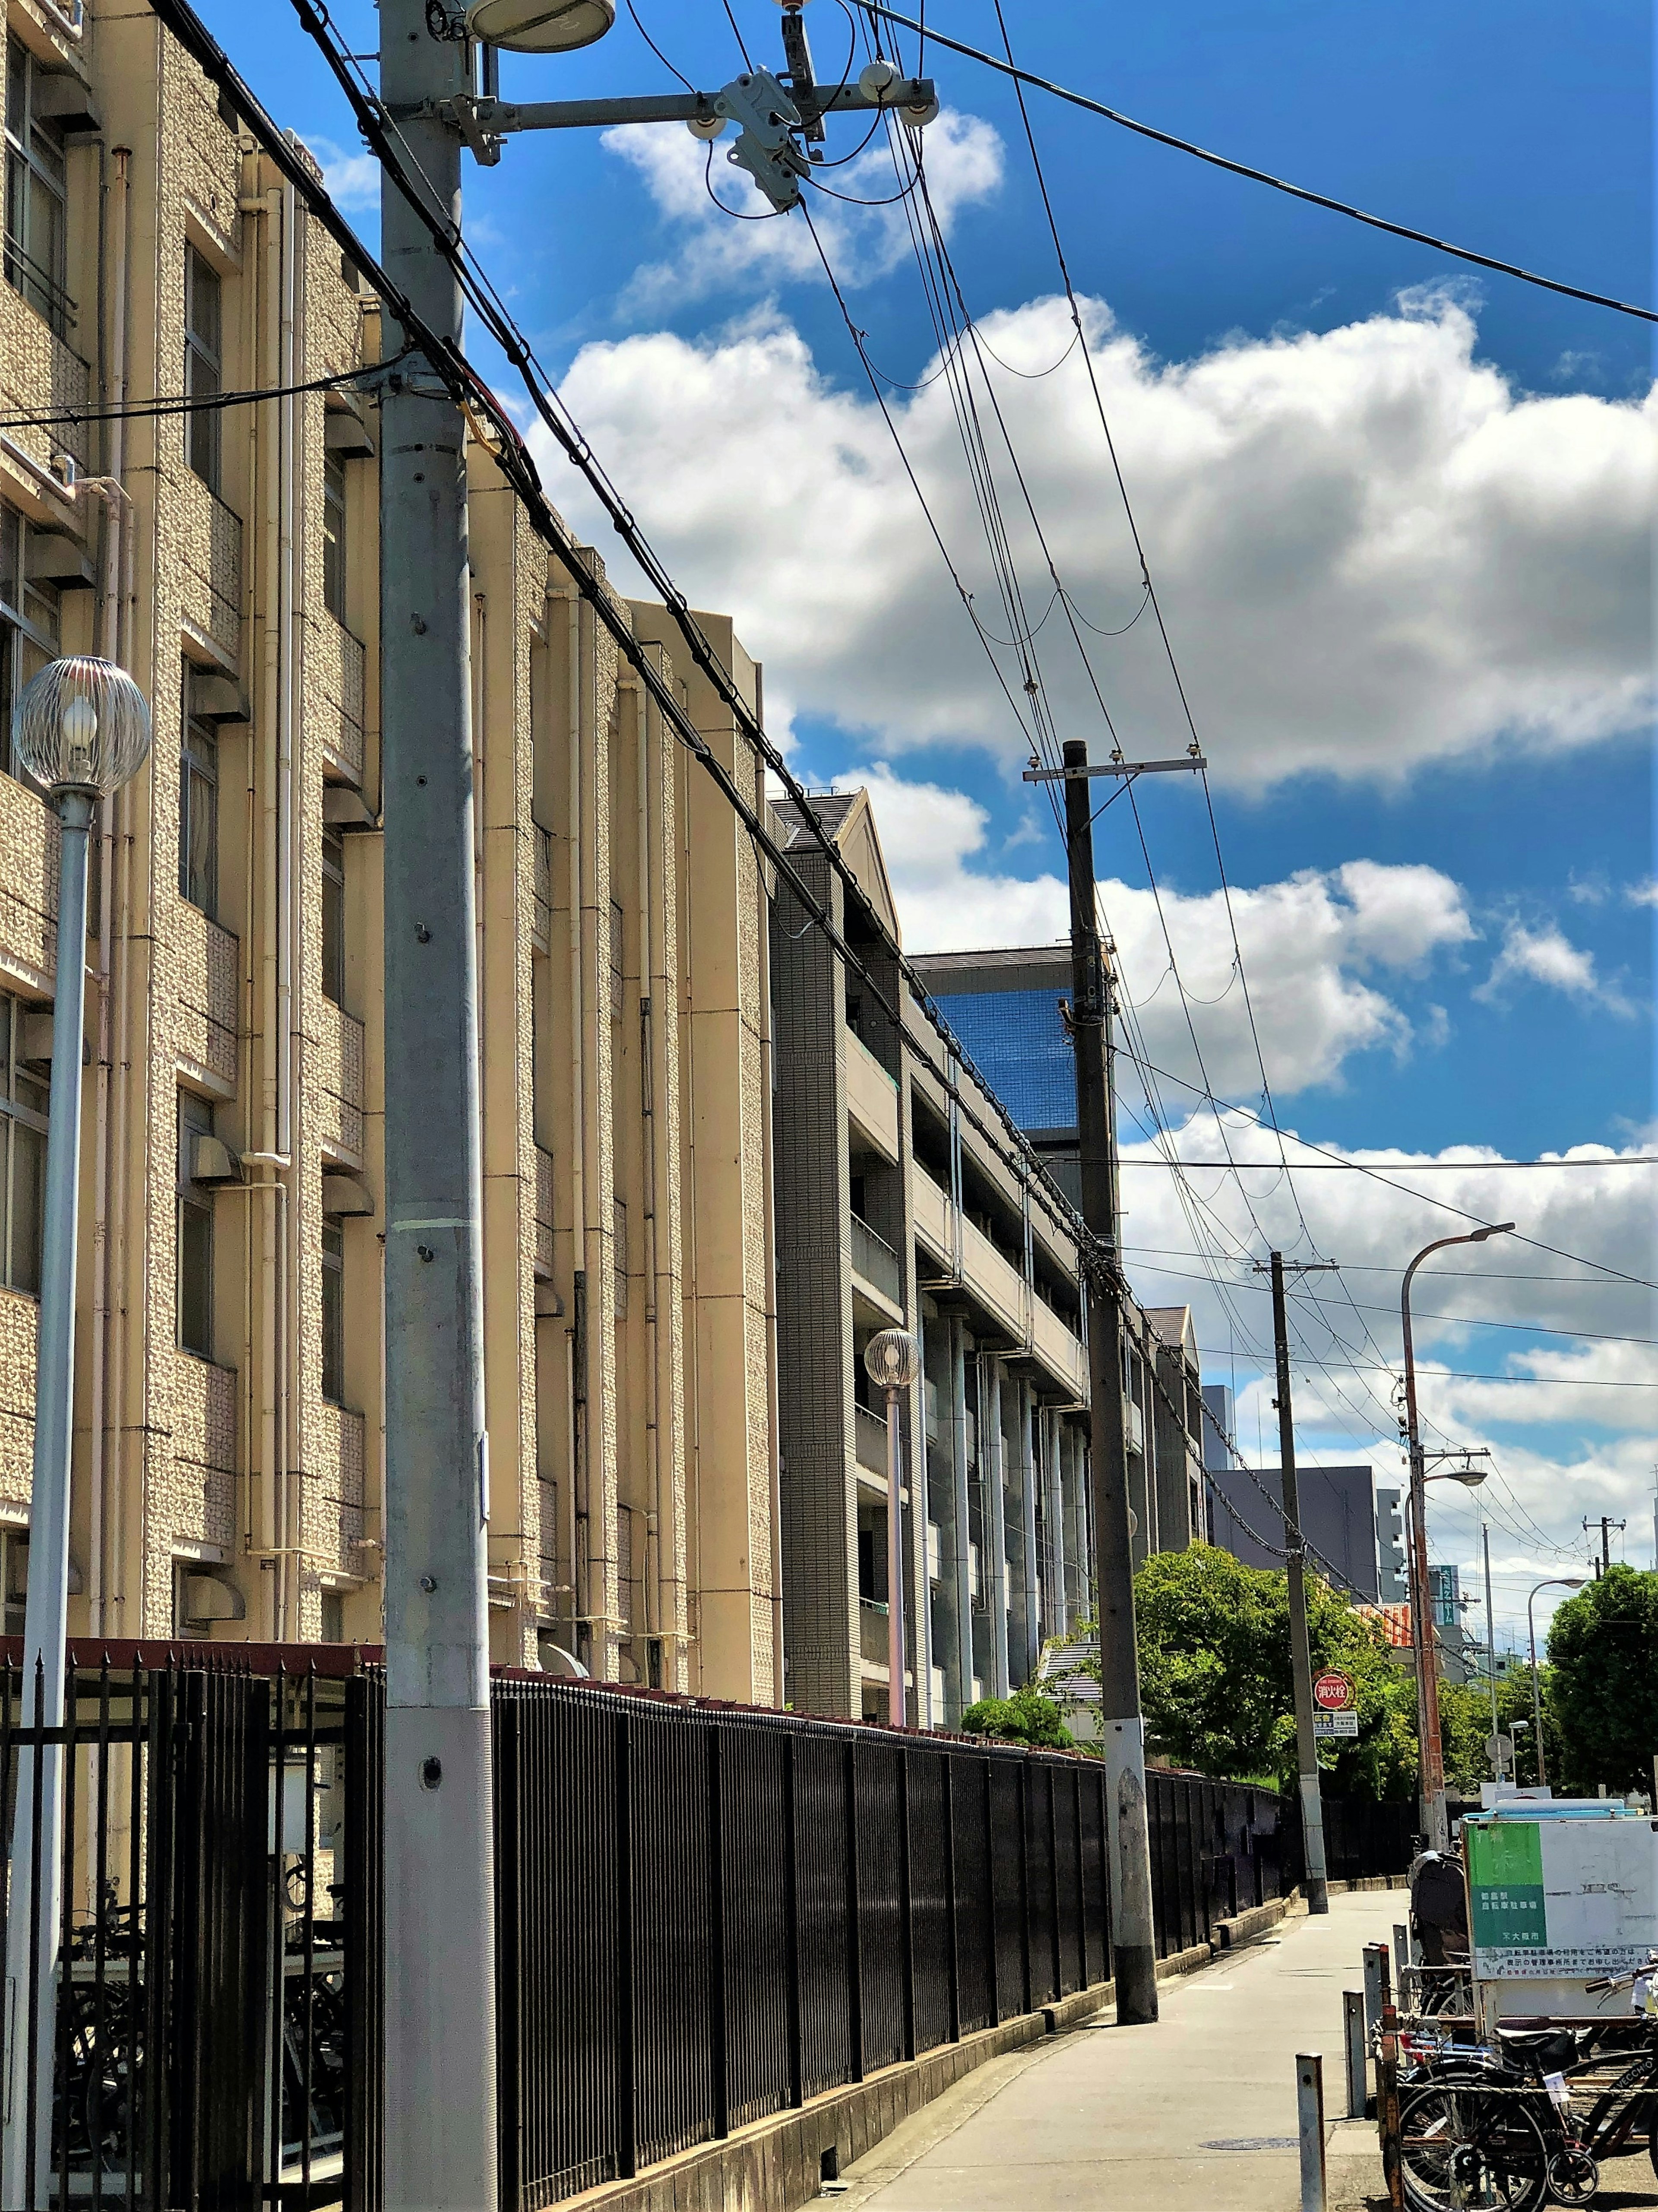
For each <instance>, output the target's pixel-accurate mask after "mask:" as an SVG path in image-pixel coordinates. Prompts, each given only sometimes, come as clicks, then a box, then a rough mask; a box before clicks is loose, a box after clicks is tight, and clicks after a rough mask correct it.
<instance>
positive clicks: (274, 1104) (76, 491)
mask: <svg viewBox="0 0 1658 2212" xmlns="http://www.w3.org/2000/svg"><path fill="white" fill-rule="evenodd" d="M6 40H7V88H8V92H7V153H8V163H9V188H8V198H7V216H6V221H7V231H6V239H5V249H4V253H5V258H4V278H5V281H4V283H0V412H3V415H4V416H5V418H6V419H7V421H8V422H9V425H10V427H9V428H4V429H0V683H3V685H4V687H5V689H4V696H3V704H4V705H5V707H6V708H7V709H8V711H9V706H10V703H11V701H12V699H13V697H14V696H15V693H16V691H17V690H19V689H20V688H21V684H22V683H23V682H25V681H26V680H27V677H28V676H29V675H30V674H31V673H32V672H33V669H34V668H35V667H36V666H38V665H39V664H40V662H41V661H42V660H43V659H46V658H49V657H50V656H51V655H52V654H53V653H58V652H60V651H70V650H76V649H100V650H103V651H106V652H109V653H112V655H114V656H115V657H118V658H119V659H121V660H122V661H123V662H124V663H125V665H127V666H128V667H130V668H131V671H133V673H134V675H135V676H136V677H137V680H138V682H139V684H141V686H142V688H143V690H144V692H145V694H146V696H147V697H148V698H149V701H150V702H151V705H152V708H153V713H154V722H155V743H154V746H153V749H152V751H151V754H150V757H149V762H148V763H147V764H146V766H145V768H144V769H143V771H142V772H141V773H140V775H138V776H137V778H135V779H134V781H133V782H132V783H131V785H130V786H129V787H127V788H126V789H125V791H124V792H123V793H120V794H119V795H118V798H117V799H115V800H114V801H113V802H112V804H111V805H109V806H108V807H107V808H106V810H105V813H104V817H103V818H102V820H101V822H100V834H99V836H98V838H97V841H96V852H95V859H94V901H93V919H92V933H91V934H90V935H89V937H88V944H87V947H86V963H87V974H88V983H87V987H88V1017H89V1018H88V1035H89V1037H90V1039H91V1041H92V1051H91V1059H90V1064H89V1065H88V1066H86V1067H85V1068H84V1069H83V1070H82V1073H81V1077H80V1079H81V1080H82V1083H83V1085H84V1086H85V1109H86V1114H85V1124H86V1136H85V1142H84V1147H83V1153H82V1235H81V1249H80V1251H79V1253H78V1255H77V1267H78V1331H79V1334H78V1340H77V1358H76V1439H75V1465H74V1516H73V1546H72V1548H73V1553H74V1562H75V1568H74V1577H73V1579H74V1588H75V1600H74V1604H73V1606H72V1626H73V1628H74V1629H75V1630H76V1631H77V1632H82V1633H92V1634H97V1635H100V1636H104V1637H107V1638H137V1637H144V1638H156V1637H162V1636H169V1635H179V1636H208V1637H212V1638H238V1639H240V1638H252V1639H255V1640H292V1639H318V1638H325V1639H327V1638H334V1639H338V1638H346V1639H350V1640H355V1641H362V1642H374V1641H377V1640H378V1638H379V1634H380V1530H381V1497H382V1492H381V1480H382V1472H381V1471H382V1468H383V1463H384V1455H383V1436H382V1430H381V1395H380V1367H381V1353H380V1346H381V1328H380V1212H381V1195H382V1190H383V1182H382V1158H381V1142H382V1134H381V1133H382V1117H381V1069H380V1046H379V1038H378V1030H379V1023H378V1012H379V1008H380V988H381V982H380V973H381V971H380V936H379V919H378V917H379V910H380V836H379V834H378V822H379V805H380V801H379V781H380V745H381V739H382V733H381V732H380V726H379V713H378V684H377V680H376V668H377V657H378V647H379V640H378V635H377V600H378V591H377V577H378V544H377V508H378V499H377V483H376V468H375V461H374V447H375V440H376V417H375V410H374V403H373V395H372V388H370V387H366V386H363V385H362V384H361V382H359V383H357V384H355V385H352V384H349V383H348V382H345V381H340V382H337V384H336V386H335V387H334V388H332V389H330V390H328V391H319V392H314V393H309V394H301V395H296V396H294V397H290V398H285V399H277V400H266V401H262V402H259V403H258V404H237V405H235V406H232V407H228V408H226V409H224V410H222V411H208V410H198V411H195V412H191V413H188V414H183V415H181V414H179V413H167V412H161V413H159V414H155V415H148V416H146V415H133V416H128V417H127V418H126V419H117V420H110V421H106V422H102V423H100V424H98V425H96V426H94V427H91V428H88V427H87V426H85V425H84V424H82V425H79V426H77V425H76V424H72V423H70V422H64V421H58V422H33V423H24V422H19V421H18V420H17V418H18V417H20V416H51V415H53V414H55V413H56V414H61V413H63V412H64V410H84V409H85V408H87V407H88V404H90V405H91V406H93V407H94V408H103V409H106V410H112V409H116V408H118V407H121V406H122V405H125V406H126V407H128V408H129V409H131V408H133V407H139V406H143V405H144V404H147V403H150V402H152V401H155V400H161V401H167V400H171V399H173V398H176V397H177V396H178V395H179V394H181V393H186V394H190V395H193V396H194V397H195V398H197V399H198V400H199V399H200V398H203V397H206V396H209V395H211V394H212V393H215V392H231V391H236V390H245V389H251V388H258V387H274V386H288V385H294V384H303V383H307V382H309V381H312V380H317V379H321V378H329V379H335V380H345V379H349V378H350V377H351V375H352V374H353V373H354V372H356V371H359V370H360V369H361V368H363V366H364V365H365V364H372V362H374V360H375V359H376V357H377V355H378V349H379V346H380V328H379V315H378V310H377V307H376V305H375V303H374V301H372V300H371V299H370V298H369V297H368V296H367V295H366V294H364V293H363V292H362V291H361V289H359V286H358V282H357V278H356V274H355V270H352V269H351V268H350V267H349V264H342V261H341V258H340V255H339V253H338V252H337V249H336V248H335V247H334V246H332V244H331V242H330V241H329V240H327V239H326V238H325V236H324V234H322V233H321V232H320V230H319V229H318V228H315V227H314V226H313V224H312V223H310V222H309V221H308V220H307V216H306V215H305V213H304V210H303V209H302V208H301V207H300V206H298V205H297V204H295V195H294V194H293V192H292V191H290V190H288V188H286V187H284V185H282V181H281V179H280V178H279V177H278V175H277V174H276V172H275V171H274V169H273V167H271V165H270V162H269V161H267V160H265V159H264V158H263V157H262V156H261V155H260V154H259V152H258V149H257V148H256V146H255V145H254V143H253V141H252V138H251V137H249V136H248V135H247V134H246V132H245V131H242V130H240V127H239V123H238V118H236V117H235V116H234V115H232V114H228V113H226V112H222V110H221V109H220V107H219V106H218V105H217V103H216V100H215V98H214V97H213V95H212V94H211V93H210V91H209V90H208V89H207V88H206V86H205V84H204V82H203V79H202V78H201V76H199V74H198V72H197V70H195V68H194V67H193V65H192V64H190V63H189V62H188V61H187V60H186V59H185V58H184V57H183V55H182V54H181V53H180V52H179V50H178V48H177V47H176V46H173V44H172V43H171V42H170V41H169V40H168V39H167V37H166V36H165V34H164V33H162V32H161V29H160V27H158V25H157V24H156V22H155V20H154V19H153V18H152V17H151V16H149V15H148V14H146V13H145V12H144V11H143V9H141V8H139V9H135V8H132V7H131V6H127V5H119V6H118V5H116V4H113V0H107V4H106V0H93V4H89V5H88V6H87V7H86V8H85V9H84V11H82V9H79V8H78V7H74V8H70V9H67V10H65V9H60V8H59V7H57V6H54V5H52V4H51V3H50V0H7V5H6ZM473 486H474V496H473V501H472V512H471V538H472V554H471V560H472V580H473V629H472V648H473V662H472V680H473V687H474V725H475V745H476V760H477V769H476V774H477V801H478V805H477V824H478V829H477V867H478V887H479V899H478V934H479V956H480V970H481V976H482V1005H483V1022H482V1027H483V1052H482V1093H483V1172H484V1207H485V1263H486V1281H485V1313H486V1331H487V1346H488V1349H487V1358H488V1371H487V1383H486V1387H487V1393H488V1421H489V1434H490V1450H491V1468H492V1494H493V1498H494V1501H495V1510H494V1516H493V1520H492V1525H491V1536H490V1592H491V1601H492V1606H493V1607H494V1609H495V1635H494V1646H495V1656H496V1657H497V1658H498V1659H500V1660H503V1661H511V1662H518V1663H522V1664H530V1665H534V1664H535V1663H537V1660H542V1661H544V1662H547V1663H550V1664H555V1665H559V1664H563V1663H565V1662H564V1660H563V1659H562V1658H561V1656H559V1655H561V1654H565V1655H568V1656H570V1657H573V1658H574V1659H576V1660H577V1661H579V1662H580V1663H581V1664H583V1665H586V1667H588V1668H590V1669H591V1670H592V1672H593V1673H595V1674H602V1675H604V1676H607V1677H610V1678H621V1679H624V1680H626V1679H636V1680H650V1681H659V1682H661V1683H663V1684H664V1685H666V1686H675V1687H679V1686H683V1687H689V1688H701V1689H704V1690H707V1691H709V1692H715V1693H718V1694H722V1695H726V1696H732V1697H737V1698H744V1699H756V1700H758V1701H761V1702H766V1701H768V1700H770V1699H772V1698H773V1697H774V1694H775V1693H776V1685H777V1659H778V1651H779V1639H780V1604H779V1600H778V1582H777V1571H778V1565H777V1556H776V1542H777V1529H778V1516H777V1513H776V1510H775V1490H776V1467H775V1460H774V1451H773V1448H772V1438H773V1436H774V1428H775V1422H774V1402H775V1395H776V1389H775V1372H776V1350H775V1316H774V1301H773V1297H772V1291H771V1284H772V1279H773V1268H772V1253H771V1249H770V1235H769V1223H770V1220H771V1206H770V1177H771V1117H770V1114H769V1112H768V1097H769V1092H770V1085H771V1068H770V1059H769V1055H770V1038H769V1034H768V1006H769V984H768V943H767V929H766V907H767V890H766V885H765V884H764V882H763V881H762V878H761V874H760V872H759V868H758V866H757V864H756V860H755V856H754V854H753V851H752V848H751V847H750V844H749V842H748V841H747V839H746V838H745V837H744V836H742V835H741V833H740V831H739V829H738V825H737V824H736V823H735V822H734V821H733V820H732V817H731V816H730V814H729V811H728V810H726V808H725V806H724V805H723V802H721V801H720V800H719V799H717V798H716V797H715V796H714V793H713V792H712V789H711V787H708V784H707V782H706V779H702V775H701V770H700V769H696V768H695V766H694V765H693V764H691V763H689V761H688V759H687V757H686V756H685V755H684V754H683V751H681V750H679V749H678V748H677V746H676V745H675V744H674V743H673V742H672V740H671V738H670V736H669V734H668V733H667V732H666V731H665V729H664V727H663V726H662V723H661V721H660V718H659V715H658V714H657V713H656V711H655V709H654V708H653V707H652V706H651V705H650V704H649V702H648V701H647V698H646V697H645V696H644V695H643V694H642V693H641V690H639V688H638V686H637V684H635V682H634V680H633V679H631V678H630V677H629V673H628V671H626V669H625V668H624V667H623V666H622V665H620V664H619V662H618V659H617V656H616V653H615V652H614V650H613V648H612V647H610V645H609V643H608V642H607V641H606V640H605V638H604V635H602V633H600V632H598V629H597V628H596V625H595V623H594V622H593V619H592V615H591V613H590V612H589V611H587V610H586V608H584V607H583V606H582V605H580V602H579V600H578V598H577V596H576V593H575V592H574V588H573V586H572V585H571V582H570V580H569V578H568V576H567V575H566V574H564V573H563V571H562V568H560V567H559V565H558V564H557V562H553V561H550V557H549V556H548V554H547V551H546V550H545V548H544V546H543V545H542V544H540V543H539V542H538V541H537V540H536V539H535V538H533V537H532V536H531V533H530V532H529V531H528V529H527V527H526V526H525V522H524V520H523V518H522V516H521V515H520V513H519V511H518V509H517V507H516V505H515V502H514V501H513V498H512V496H511V495H510V494H509V493H508V492H507V490H506V489H505V487H504V486H503V484H502V483H501V480H500V478H499V477H498V476H497V475H496V473H495V470H494V468H493V466H492V465H491V463H490V462H489V459H488V457H487V455H485V454H484V453H482V452H481V451H477V452H475V453H474V456H473ZM633 619H634V621H635V626H636V628H637V629H638V630H639V631H640V633H641V635H645V636H647V637H648V638H650V639H651V640H652V641H653V642H654V643H655V644H656V645H657V646H658V647H659V650H660V651H661V652H662V653H663V656H664V663H665V666H667V667H669V668H670V669H671V668H672V666H673V663H674V641H673V632H672V629H671V625H670V623H669V622H668V620H667V618H666V617H665V615H664V613H663V611H661V610H660V609H653V608H649V607H641V608H635V610H633ZM708 628H709V630H710V633H711V635H714V637H715V639H716V641H717V642H718V643H719V645H720V649H721V650H722V651H723V652H725V653H726V654H727V655H728V658H729V662H730V665H731V666H732V670H733V671H734V672H735V674H736V675H737V677H738V681H739V683H740V684H743V685H744V687H745V689H746V690H748V691H749V693H750V695H751V696H756V697H757V692H758V685H759V673H758V671H757V670H756V669H755V668H754V667H753V665H751V664H750V661H749V660H748V659H747V657H746V655H744V653H743V651H742V648H741V647H740V646H739V645H738V642H737V641H736V640H735V638H734V637H733V636H732V634H731V629H730V625H729V624H728V623H727V624H723V625H722V624H720V623H718V622H717V621H716V620H714V618H712V617H710V618H708ZM682 680H683V682H684V683H685V684H686V686H687V689H688V692H689V697H690V702H691V705H692V709H693V712H694V714H695V719H696V721H697V723H698V726H700V727H701V728H702V729H703V730H705V731H707V732H708V733H709V735H710V737H711V738H712V739H713V740H714V743H715V744H716V745H717V746H718V747H719V748H720V751H721V753H722V756H723V757H724V758H725V760H726V765H727V766H728V767H729V768H730V769H732V772H733V773H734V774H735V775H738V777H739V778H741V779H743V780H744V781H745V782H746V783H747V784H748V785H749V787H751V788H752V789H753V790H754V791H755V792H756V796H759V795H760V794H761V793H762V783H761V778H760V772H759V769H758V764H757V763H756V761H755V759H754V758H753V757H752V756H751V754H750V749H749V746H748V744H747V742H746V740H745V739H744V738H742V737H740V736H739V735H738V734H737V733H735V732H733V730H732V726H731V721H730V717H729V715H726V716H725V717H724V718H723V719H722V717H721V715H720V713H719V711H718V708H717V703H716V702H715V701H714V698H713V696H712V694H710V693H708V692H707V691H706V689H705V687H703V686H702V685H701V683H700V679H697V678H695V676H694V675H691V676H685V675H683V671H682ZM389 742H392V743H395V733H392V735H391V737H390V739H389ZM7 765H8V766H9V762H8V763H7ZM699 779H701V780H699ZM0 850H3V856H4V858H3V869H0V1152H3V1157H0V1173H3V1181H0V1200H3V1218H0V1528H3V1530H4V1532H5V1534H4V1537H3V1552H4V1559H3V1571H4V1577H5V1589H6V1591H7V1593H8V1597H9V1600H13V1601H15V1598H16V1597H17V1596H18V1595H21V1588H22V1579H21V1562H22V1559H23V1557H24V1553H25V1547H26V1544H27V1524H28V1513H29V1505H28V1498H29V1489H30V1447H31V1436H32V1405H33V1346H34V1334H35V1322H36V1308H35V1304H34V1298H33V1292H34V1289H35V1287H36V1284H37V1282H38V1275H39V1180H40V1170H41V1163H42V1158H43V1133H44V1127H45V1121H44V1115H45V1110H46V1101H47V1098H48V1096H49V1085H50V1083H51V1081H52V1080H63V1079H64V1075H63V1072H62V1071H59V1070H55V1069H53V1068H52V1066H51V1065H50V1054H51V1040H50V1022H49V1011H50V1007H49V1002H50V994H51V989H52V974H53V967H54V962H55V959H56V957H57V947H56V944H55V928H54V922H53V907H54V902H55V884H56V848H55V833H54V831H53V829H52V824H51V823H50V822H49V821H48V818H47V816H46V811H45V809H44V807H43V805H42V804H41V801H40V799H39V796H38V794H37V793H34V792H33V790H31V789H27V788H26V787H24V786H23V785H22V784H21V782H20V781H17V780H16V779H15V777H14V776H12V775H0Z"/></svg>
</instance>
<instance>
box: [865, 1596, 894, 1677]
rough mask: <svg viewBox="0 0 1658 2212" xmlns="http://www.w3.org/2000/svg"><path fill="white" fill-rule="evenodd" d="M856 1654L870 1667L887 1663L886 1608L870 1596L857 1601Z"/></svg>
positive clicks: (882, 1665)
mask: <svg viewBox="0 0 1658 2212" xmlns="http://www.w3.org/2000/svg"><path fill="white" fill-rule="evenodd" d="M858 1655H859V1658H861V1659H866V1660H867V1661H868V1662H869V1663H870V1665H871V1666H872V1667H884V1666H885V1665H886V1663H887V1609H886V1607H885V1606H884V1605H879V1604H878V1603H877V1602H876V1601H875V1600H874V1599H873V1598H872V1597H860V1598H859V1601H858Z"/></svg>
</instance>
